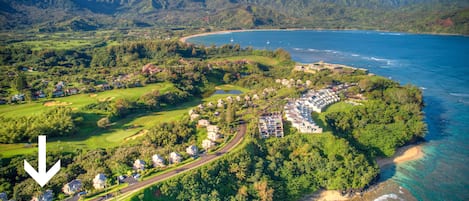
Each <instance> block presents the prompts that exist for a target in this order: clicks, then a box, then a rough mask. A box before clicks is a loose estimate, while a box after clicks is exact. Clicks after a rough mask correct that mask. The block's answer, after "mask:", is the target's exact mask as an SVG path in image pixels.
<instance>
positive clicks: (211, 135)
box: [207, 131, 220, 141]
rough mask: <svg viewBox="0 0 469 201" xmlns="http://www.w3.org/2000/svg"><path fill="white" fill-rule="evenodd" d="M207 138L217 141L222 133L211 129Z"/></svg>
mask: <svg viewBox="0 0 469 201" xmlns="http://www.w3.org/2000/svg"><path fill="white" fill-rule="evenodd" d="M207 138H208V139H209V140H212V141H217V140H218V139H220V135H219V134H218V133H217V132H213V131H209V132H208V133H207Z"/></svg>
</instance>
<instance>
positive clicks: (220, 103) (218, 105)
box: [217, 102, 225, 108]
mask: <svg viewBox="0 0 469 201" xmlns="http://www.w3.org/2000/svg"><path fill="white" fill-rule="evenodd" d="M217 107H218V108H224V107H225V104H224V103H223V102H219V103H217Z"/></svg>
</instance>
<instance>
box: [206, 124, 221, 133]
mask: <svg viewBox="0 0 469 201" xmlns="http://www.w3.org/2000/svg"><path fill="white" fill-rule="evenodd" d="M219 131H220V129H219V128H218V126H216V125H208V126H207V132H214V133H218V132H219Z"/></svg>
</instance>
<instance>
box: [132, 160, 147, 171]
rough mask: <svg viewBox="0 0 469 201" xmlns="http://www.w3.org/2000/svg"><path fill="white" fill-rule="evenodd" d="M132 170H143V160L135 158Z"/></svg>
mask: <svg viewBox="0 0 469 201" xmlns="http://www.w3.org/2000/svg"><path fill="white" fill-rule="evenodd" d="M134 170H137V171H138V170H145V161H143V160H140V159H137V160H135V162H134Z"/></svg>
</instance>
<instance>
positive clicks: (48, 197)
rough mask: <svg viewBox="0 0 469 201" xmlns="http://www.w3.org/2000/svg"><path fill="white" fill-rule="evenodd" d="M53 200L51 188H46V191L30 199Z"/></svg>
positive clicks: (34, 200) (39, 200)
mask: <svg viewBox="0 0 469 201" xmlns="http://www.w3.org/2000/svg"><path fill="white" fill-rule="evenodd" d="M52 200H54V192H52V190H46V192H44V193H42V194H40V195H38V196H35V197H33V199H31V201H52Z"/></svg>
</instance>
